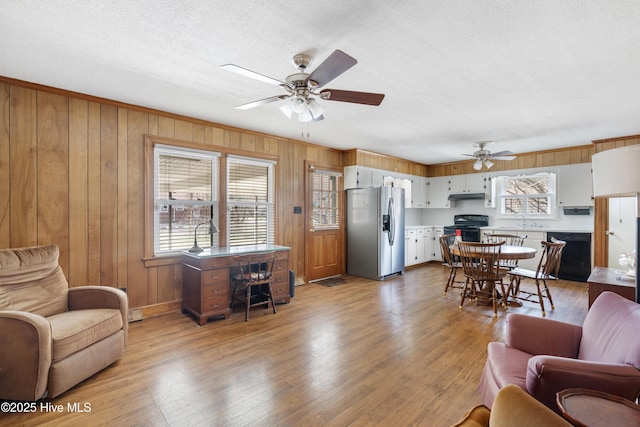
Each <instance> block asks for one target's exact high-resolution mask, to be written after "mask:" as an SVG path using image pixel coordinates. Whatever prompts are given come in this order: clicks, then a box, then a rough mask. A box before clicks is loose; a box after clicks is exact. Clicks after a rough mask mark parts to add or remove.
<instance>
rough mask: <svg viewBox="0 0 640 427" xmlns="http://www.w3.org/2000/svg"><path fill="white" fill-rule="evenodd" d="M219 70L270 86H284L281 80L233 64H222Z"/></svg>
mask: <svg viewBox="0 0 640 427" xmlns="http://www.w3.org/2000/svg"><path fill="white" fill-rule="evenodd" d="M220 68H222V69H223V70H227V71H231V72H233V73H236V74H240V75H241V76H245V77H250V78H252V79H256V80H260V81H261V82H264V83H269V84H270V85H275V86H281V85H284V84H285V83H284V82H283V81H281V80H278V79H274V78H272V77H269V76H265V75H264V74H260V73H256V72H255V71H251V70H247V69H246V68H243V67H240V66H238V65H234V64H224V65H221V66H220ZM236 108H237V107H236Z"/></svg>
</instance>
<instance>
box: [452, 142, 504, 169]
mask: <svg viewBox="0 0 640 427" xmlns="http://www.w3.org/2000/svg"><path fill="white" fill-rule="evenodd" d="M491 144H494V142H493V141H481V142H476V143H475V144H472V146H473V147H476V148H478V150H477V151H475V152H474V153H473V154H463V156H469V157H473V158H474V159H476V161H475V162H474V163H473V168H474V169H475V170H477V171H479V170H480V169H482V165H483V164H484V165H485V166H486V167H487V169H491V166H493V162H492V160H513V159H515V158H516V157H515V156H512V155H511V154H513V153H512V152H511V151H508V150H504V151H498V152H497V153H492V152H491V151H489V150H485V148H484V147H486V146H487V145H491Z"/></svg>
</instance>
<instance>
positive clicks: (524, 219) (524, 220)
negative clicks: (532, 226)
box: [516, 213, 527, 228]
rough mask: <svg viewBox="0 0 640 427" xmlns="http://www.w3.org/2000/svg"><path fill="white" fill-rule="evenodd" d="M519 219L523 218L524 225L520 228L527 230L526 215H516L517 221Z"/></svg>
mask: <svg viewBox="0 0 640 427" xmlns="http://www.w3.org/2000/svg"><path fill="white" fill-rule="evenodd" d="M518 217H522V225H521V226H520V228H525V227H526V225H527V223H526V218H525V217H524V214H521V213H519V214H516V219H518Z"/></svg>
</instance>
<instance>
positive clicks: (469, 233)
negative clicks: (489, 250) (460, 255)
mask: <svg viewBox="0 0 640 427" xmlns="http://www.w3.org/2000/svg"><path fill="white" fill-rule="evenodd" d="M460 230H461V231H462V241H463V242H479V241H480V227H463V228H460Z"/></svg>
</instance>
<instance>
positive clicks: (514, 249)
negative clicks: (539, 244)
mask: <svg viewBox="0 0 640 427" xmlns="http://www.w3.org/2000/svg"><path fill="white" fill-rule="evenodd" d="M451 252H452V253H453V254H454V255H458V256H459V255H460V251H459V250H458V247H457V246H456V245H455V243H454V244H453V245H451ZM535 256H536V249H534V248H529V247H527V246H513V245H502V246H501V247H500V259H527V258H535Z"/></svg>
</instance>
